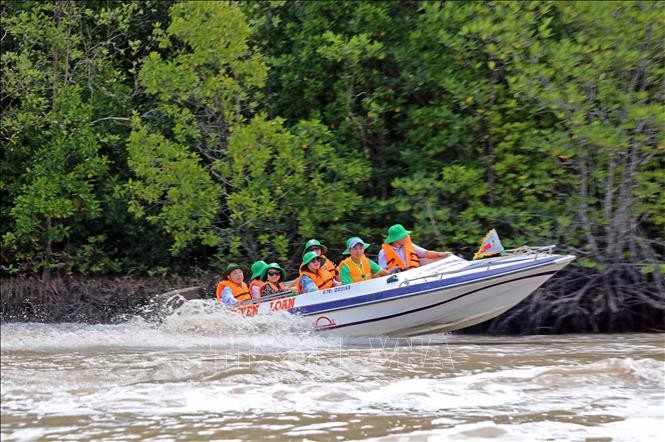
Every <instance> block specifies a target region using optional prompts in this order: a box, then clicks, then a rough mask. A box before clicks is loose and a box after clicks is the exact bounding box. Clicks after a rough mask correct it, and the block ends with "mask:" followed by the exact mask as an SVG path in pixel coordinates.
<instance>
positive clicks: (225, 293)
mask: <svg viewBox="0 0 665 442" xmlns="http://www.w3.org/2000/svg"><path fill="white" fill-rule="evenodd" d="M222 303H223V304H224V305H236V304H237V303H238V301H236V298H234V297H233V291H231V289H230V288H229V287H224V290H222Z"/></svg>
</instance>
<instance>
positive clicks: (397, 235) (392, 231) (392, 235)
mask: <svg viewBox="0 0 665 442" xmlns="http://www.w3.org/2000/svg"><path fill="white" fill-rule="evenodd" d="M408 235H411V231H410V230H406V229H405V228H404V226H403V225H401V224H394V225H392V226H390V228H389V229H388V237H387V238H386V240H385V241H384V242H387V243H388V244H390V243H394V242H395V241H399V240H400V239H402V238H404V237H406V236H408Z"/></svg>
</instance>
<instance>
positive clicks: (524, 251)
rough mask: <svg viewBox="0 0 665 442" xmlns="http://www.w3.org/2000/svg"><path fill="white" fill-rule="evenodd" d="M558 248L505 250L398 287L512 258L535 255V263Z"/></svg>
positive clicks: (487, 266)
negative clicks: (459, 267) (492, 256)
mask: <svg viewBox="0 0 665 442" xmlns="http://www.w3.org/2000/svg"><path fill="white" fill-rule="evenodd" d="M555 247H556V245H555V244H551V245H549V246H540V247H530V246H522V247H518V248H516V249H507V250H504V253H503V254H502V255H501V256H498V257H496V258H488V259H484V260H480V261H475V262H472V263H471V264H470V265H469V266H467V267H464V268H461V269H455V270H449V271H445V272H437V273H432V274H430V275H422V276H418V277H416V278H411V279H405V280H404V281H402V282H401V283H400V284H399V286H398V287H402V286H409V285H410V284H411V283H412V282H413V281H418V280H421V279H425V280H427V279H438V280H441V279H443V278H444V277H445V276H447V275H451V274H453V273H459V272H460V271H462V270H473V269H477V268H481V267H486V268H487V270H489V268H490V267H491V266H492V264H496V263H497V262H499V261H505V260H507V259H510V258H514V257H515V256H516V255H534V257H533V259H534V261H535V260H536V259H538V255H542V254H551V253H552V252H553V251H554V248H555ZM397 280H398V279H397V275H392V276H391V277H390V278H388V281H387V282H389V283H391V282H397Z"/></svg>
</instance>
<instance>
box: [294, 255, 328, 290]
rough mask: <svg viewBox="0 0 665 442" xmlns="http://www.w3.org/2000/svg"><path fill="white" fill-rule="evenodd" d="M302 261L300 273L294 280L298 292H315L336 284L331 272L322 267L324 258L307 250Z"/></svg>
mask: <svg viewBox="0 0 665 442" xmlns="http://www.w3.org/2000/svg"><path fill="white" fill-rule="evenodd" d="M302 261H303V262H302V264H301V265H300V275H299V276H298V279H297V280H296V288H297V290H298V293H308V292H315V291H317V290H323V289H328V288H330V287H334V286H335V285H337V283H336V282H335V277H334V276H333V274H332V273H330V272H329V271H328V270H325V269H323V268H322V266H323V264H325V262H326V260H325V258H323V257H322V256H319V255H317V254H316V253H315V252H307V253H305V256H303V258H302Z"/></svg>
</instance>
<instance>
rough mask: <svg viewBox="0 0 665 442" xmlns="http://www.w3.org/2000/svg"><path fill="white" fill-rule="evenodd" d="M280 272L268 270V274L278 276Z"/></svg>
mask: <svg viewBox="0 0 665 442" xmlns="http://www.w3.org/2000/svg"><path fill="white" fill-rule="evenodd" d="M277 275H279V272H268V276H277Z"/></svg>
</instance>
